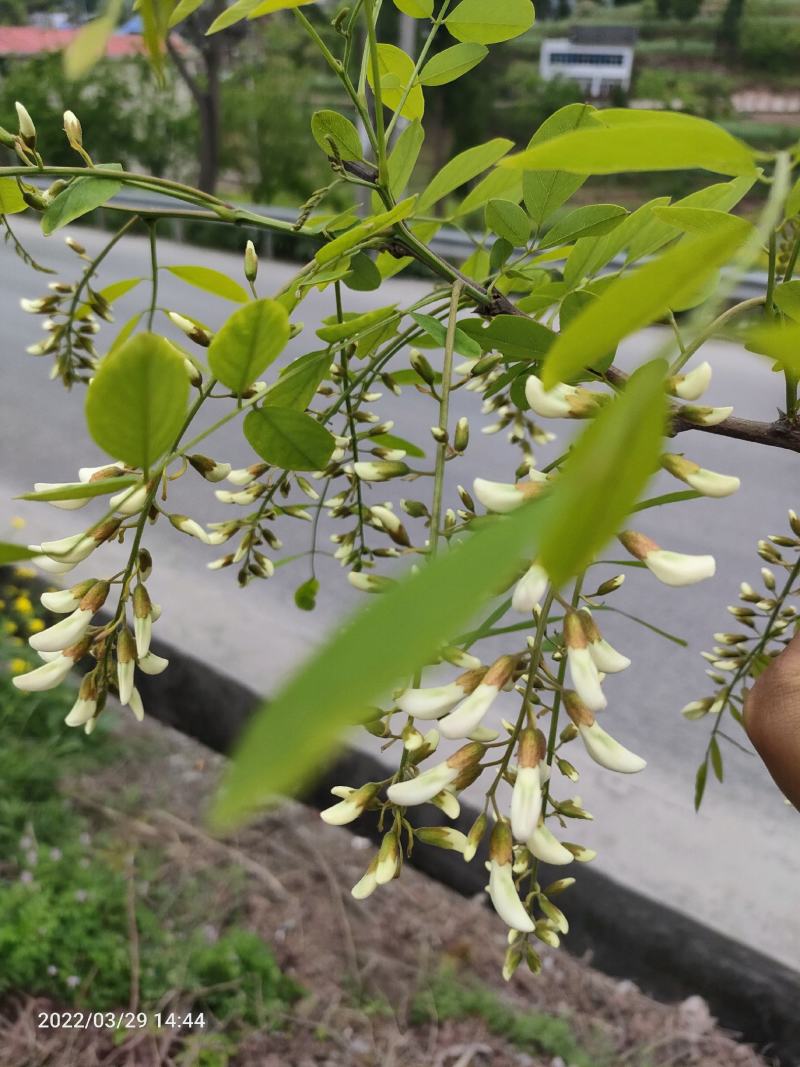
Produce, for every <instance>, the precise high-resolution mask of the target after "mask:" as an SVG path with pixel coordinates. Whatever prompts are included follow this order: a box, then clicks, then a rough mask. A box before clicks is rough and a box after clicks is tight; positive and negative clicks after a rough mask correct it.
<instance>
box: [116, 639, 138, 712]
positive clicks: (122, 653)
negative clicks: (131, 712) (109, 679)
mask: <svg viewBox="0 0 800 1067" xmlns="http://www.w3.org/2000/svg"><path fill="white" fill-rule="evenodd" d="M135 671H136V643H135V641H134V639H133V637H132V636H131V632H130V630H129V629H128V627H127V626H125V627H123V629H122V630H120V634H119V637H118V638H117V688H118V690H119V702H120V704H122V705H123V706H124V705H125V704H128V703H129V702H130V699H131V694H132V693H133V676H134V673H135Z"/></svg>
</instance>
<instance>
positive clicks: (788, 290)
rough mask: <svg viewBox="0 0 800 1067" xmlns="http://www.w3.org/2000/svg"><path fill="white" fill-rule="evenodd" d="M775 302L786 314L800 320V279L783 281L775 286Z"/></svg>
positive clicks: (796, 320) (797, 320)
mask: <svg viewBox="0 0 800 1067" xmlns="http://www.w3.org/2000/svg"><path fill="white" fill-rule="evenodd" d="M774 300H775V304H776V305H777V306H778V307H779V308H780V310H781V311H782V312H783V313H784V315H788V316H789V318H790V319H794V320H795V322H800V281H797V282H783V283H782V284H781V285H777V286H776V287H775V293H774Z"/></svg>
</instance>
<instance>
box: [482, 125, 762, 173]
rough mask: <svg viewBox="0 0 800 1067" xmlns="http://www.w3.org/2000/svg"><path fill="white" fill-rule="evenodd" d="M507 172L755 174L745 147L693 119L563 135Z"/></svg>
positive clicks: (511, 161)
mask: <svg viewBox="0 0 800 1067" xmlns="http://www.w3.org/2000/svg"><path fill="white" fill-rule="evenodd" d="M502 166H504V167H513V168H515V169H518V170H528V171H535V170H553V169H554V168H558V169H560V170H566V171H569V172H570V173H571V174H582V175H587V174H616V173H618V172H620V171H648V170H691V169H694V168H697V169H701V170H710V171H714V172H716V173H719V174H733V175H740V174H741V175H743V174H753V173H754V172H755V170H756V161H755V157H754V155H753V152H752V151H751V149H750V148H748V147H747V145H746V144H744V143H743V142H742V141H738V140H737V139H736V138H735V137H733V136H732V135H731V134H729V133H728V132H727V131H726V130H723V129H722V128H721V127H720V126H717V125H715V124H714V123H713V122H709V121H708V120H706V119H698V118H694V117H693V116H691V115H682V116H678V117H677V118H675V117H673V118H672V119H670V120H667V121H661V122H654V121H650V122H647V121H641V122H633V121H632V122H630V123H627V122H626V123H622V124H620V125H613V126H598V127H593V128H589V129H581V130H574V131H573V132H571V133H564V134H561V135H560V136H558V137H554V138H553V139H552V140H549V141H545V142H544V143H543V144H538V145H534V146H533V147H532V148H528V149H526V150H525V151H524V152H519V153H517V154H516V155H514V156H509V157H508V158H507V159H505V160H504V161H503V163H502Z"/></svg>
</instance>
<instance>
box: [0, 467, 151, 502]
mask: <svg viewBox="0 0 800 1067" xmlns="http://www.w3.org/2000/svg"><path fill="white" fill-rule="evenodd" d="M140 482H141V479H140V478H139V476H138V475H136V474H125V475H120V477H119V478H101V479H100V480H99V481H97V482H76V483H75V484H74V485H62V486H59V488H58V489H43V490H42V491H41V492H39V493H23V494H22V496H20V497H18V498H17V499H18V500H42V501H53V500H90V499H92V498H93V497H96V496H106V495H107V494H108V493H118V492H119V491H120V490H122V489H128V488H130V487H131V486H133V485H139V484H140Z"/></svg>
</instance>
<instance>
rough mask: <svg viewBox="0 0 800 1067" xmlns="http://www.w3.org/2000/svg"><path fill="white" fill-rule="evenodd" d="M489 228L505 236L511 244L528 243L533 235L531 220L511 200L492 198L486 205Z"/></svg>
mask: <svg viewBox="0 0 800 1067" xmlns="http://www.w3.org/2000/svg"><path fill="white" fill-rule="evenodd" d="M486 226H487V229H489V230H491V231H492V232H493V233H496V234H497V236H498V237H504V238H505V239H506V241H508V242H509V243H510V244H511V245H514V246H516V245H526V244H527V243H528V239H529V237H530V235H531V220H530V219H529V218H528V216H527V215H526V214H525V212H524V211H523V210H522V208H521V207H520V206H519V204H515V203H514V202H513V201H511V200H490V201H489V203H488V204H487V205H486Z"/></svg>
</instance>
